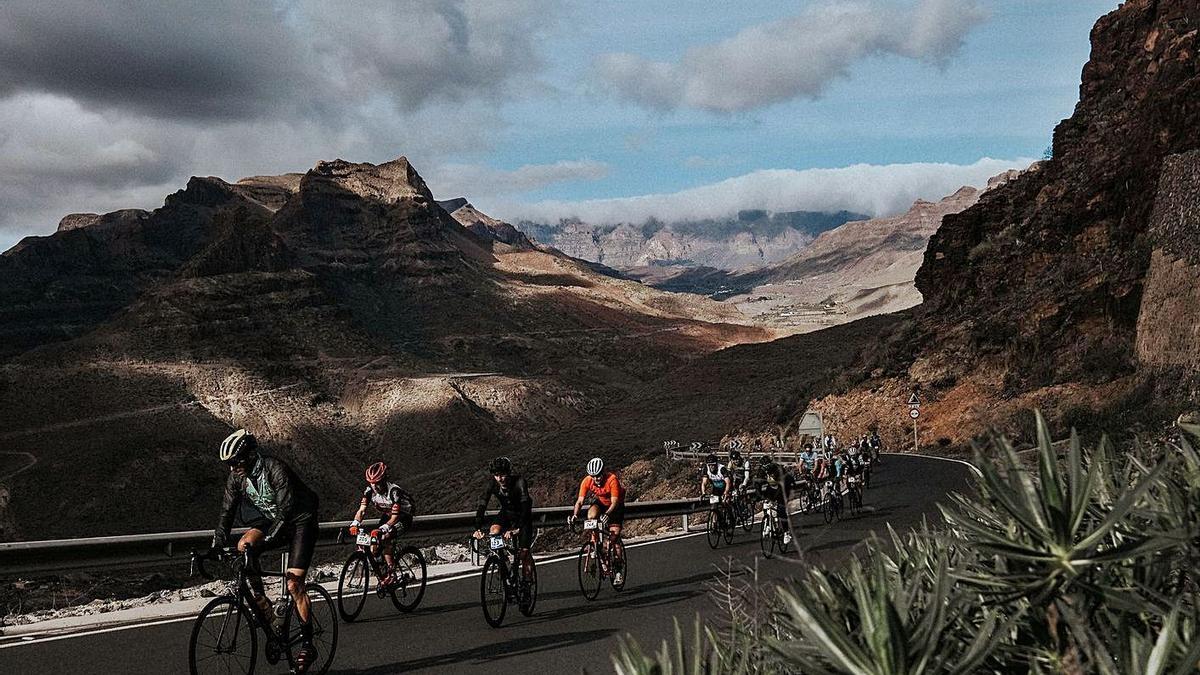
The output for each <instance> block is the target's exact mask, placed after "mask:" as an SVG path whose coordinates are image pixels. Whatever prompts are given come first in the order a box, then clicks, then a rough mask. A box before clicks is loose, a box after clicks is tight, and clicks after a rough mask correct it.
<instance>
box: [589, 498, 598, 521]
mask: <svg viewBox="0 0 1200 675" xmlns="http://www.w3.org/2000/svg"><path fill="white" fill-rule="evenodd" d="M587 517H588V520H595V519H597V518H599V517H600V502H592V503H591V505H590V506H588V512H587Z"/></svg>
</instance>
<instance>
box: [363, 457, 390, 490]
mask: <svg viewBox="0 0 1200 675" xmlns="http://www.w3.org/2000/svg"><path fill="white" fill-rule="evenodd" d="M385 480H387V464H384V463H383V462H375V463H374V464H372V465H371V466H368V467H367V482H368V483H370V484H371V485H374V484H376V483H381V482H383V481H385Z"/></svg>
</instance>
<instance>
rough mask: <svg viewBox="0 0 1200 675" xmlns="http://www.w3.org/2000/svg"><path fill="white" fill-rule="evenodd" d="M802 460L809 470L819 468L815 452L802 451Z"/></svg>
mask: <svg viewBox="0 0 1200 675" xmlns="http://www.w3.org/2000/svg"><path fill="white" fill-rule="evenodd" d="M800 461H801V462H803V463H804V466H805V467H806V468H807V469H808V470H809V471H812V470H813V469H815V468H817V454H816V453H815V452H802V453H800Z"/></svg>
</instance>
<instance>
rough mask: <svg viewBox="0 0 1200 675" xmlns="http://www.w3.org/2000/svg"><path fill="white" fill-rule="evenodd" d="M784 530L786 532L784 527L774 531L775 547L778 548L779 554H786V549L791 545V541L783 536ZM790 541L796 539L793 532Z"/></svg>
mask: <svg viewBox="0 0 1200 675" xmlns="http://www.w3.org/2000/svg"><path fill="white" fill-rule="evenodd" d="M785 532H787V530H786V529H781V530H778V531H776V532H775V548H777V549H778V550H779V555H787V553H788V550H789V549H790V547H791V542H788V541H786V540H785V539H784V538H783V535H784V533H785ZM792 541H796V535H794V534H793V535H792Z"/></svg>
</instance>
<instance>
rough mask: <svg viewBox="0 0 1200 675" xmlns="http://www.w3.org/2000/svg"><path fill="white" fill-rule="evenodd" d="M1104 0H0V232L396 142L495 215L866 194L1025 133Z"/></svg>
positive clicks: (794, 203)
mask: <svg viewBox="0 0 1200 675" xmlns="http://www.w3.org/2000/svg"><path fill="white" fill-rule="evenodd" d="M1116 5H1117V0H1072V1H1071V2H1061V1H1059V0H838V1H836V2H833V1H830V0H813V1H798V2H775V1H772V2H739V3H711V2H695V3H687V2H678V1H677V0H662V1H654V0H651V1H647V0H639V1H637V2H634V1H633V0H611V1H609V2H575V3H557V2H542V1H541V0H514V1H511V2H509V1H502V0H480V1H477V2H476V1H452V0H443V1H437V0H430V1H419V0H411V1H408V2H400V3H397V2H379V3H373V2H356V3H330V2H318V1H315V0H301V1H300V2H290V1H289V2H282V1H280V2H278V3H275V4H271V3H268V2H261V3H242V2H236V1H234V0H228V1H226V0H209V1H208V2H204V3H187V4H185V3H162V2H158V1H146V2H142V1H139V0H125V1H123V2H119V3H95V2H90V1H89V2H84V1H82V0H57V1H56V2H53V3H47V2H44V1H42V0H5V2H3V3H0V249H6V248H8V246H10V245H11V244H13V243H15V242H16V241H17V240H18V239H19V238H20V237H22V236H25V235H30V234H48V233H50V232H52V231H53V230H54V227H55V226H56V224H57V222H58V220H59V219H60V218H61V217H62V216H63V215H65V214H66V213H70V212H78V211H94V212H104V211H108V210H113V209H117V208H122V207H142V208H153V207H155V206H157V205H159V204H161V203H162V199H163V197H164V196H165V195H166V194H168V193H170V192H172V191H174V190H176V189H178V188H179V187H181V186H182V185H183V184H184V183H185V182H186V180H187V177H188V176H190V175H217V176H221V177H224V178H226V179H230V180H233V179H236V178H239V177H242V176H247V175H254V174H271V173H282V172H286V171H301V170H305V169H307V168H309V167H311V166H312V165H313V164H315V163H316V162H317V160H320V159H329V158H334V157H342V158H345V159H350V160H355V161H371V162H380V161H385V160H388V159H392V158H394V157H397V156H399V155H407V156H408V157H409V159H410V160H412V162H413V164H414V165H415V166H416V167H417V169H418V171H420V172H421V173H422V175H423V176H425V178H426V180H427V182H428V183H429V185H430V187H431V188H432V189H433V190H434V192H435V194H436V195H437V196H438V197H439V198H450V197H455V196H459V195H465V196H467V197H468V198H470V199H471V200H472V201H473V202H474V203H475V204H476V205H477V206H479V207H480V208H481V209H483V210H485V211H489V212H492V213H493V214H494V215H497V216H500V217H504V218H507V219H510V220H517V219H520V218H525V217H530V218H540V219H555V218H559V217H565V216H572V215H576V216H581V217H584V218H590V219H594V220H608V221H611V220H637V219H641V218H644V217H646V216H649V215H656V216H659V217H664V218H667V219H670V218H671V217H673V216H680V217H684V216H686V217H703V216H717V215H722V214H726V213H732V212H733V211H736V210H737V209H740V208H769V209H774V210H789V209H804V208H811V209H839V208H848V209H853V210H856V211H862V212H868V213H887V212H893V211H896V210H900V209H902V208H904V207H905V206H906V205H907V204H908V203H910V202H911V201H912V200H913V199H915V198H916V197H924V198H937V197H939V196H941V195H943V194H945V193H948V192H950V191H952V190H953V189H954V188H955V187H957V186H958V185H961V184H963V183H968V182H974V183H978V182H980V181H982V180H984V179H986V177H987V176H988V175H990V174H993V173H996V172H998V171H999V170H1000V169H1002V168H1005V167H1008V166H1018V165H1021V164H1023V163H1025V162H1028V161H1029V159H1030V158H1036V157H1039V156H1041V154H1042V152H1043V150H1044V149H1045V148H1046V146H1047V145H1048V144H1049V141H1050V135H1051V130H1052V129H1053V127H1054V124H1055V123H1057V121H1058V120H1060V119H1061V118H1063V117H1065V116H1067V115H1069V114H1070V112H1071V109H1072V106H1073V105H1074V102H1075V100H1076V99H1077V94H1078V83H1079V72H1080V68H1081V67H1082V64H1083V63H1084V61H1085V60H1086V59H1087V54H1088V32H1089V30H1090V28H1091V25H1092V24H1093V23H1094V22H1095V20H1096V18H1097V17H1099V16H1100V15H1102V14H1103V13H1105V12H1107V11H1110V10H1111V9H1113V8H1114V7H1115V6H1116Z"/></svg>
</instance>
